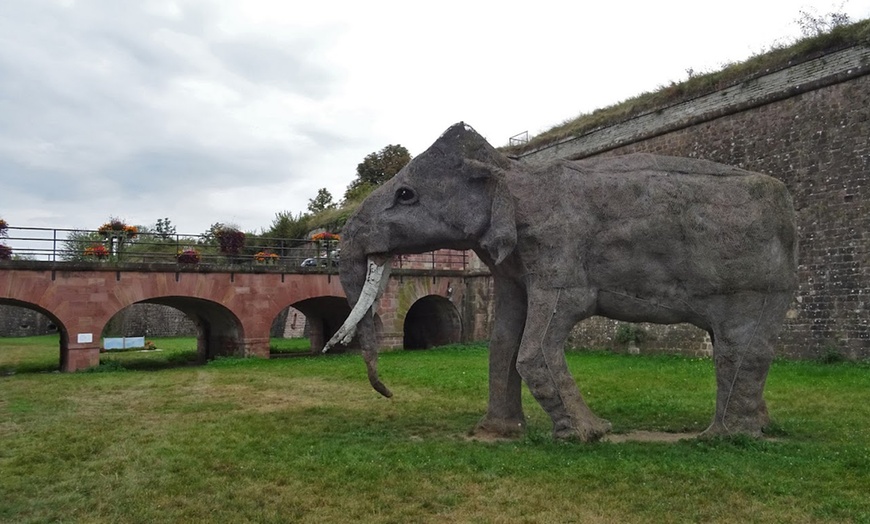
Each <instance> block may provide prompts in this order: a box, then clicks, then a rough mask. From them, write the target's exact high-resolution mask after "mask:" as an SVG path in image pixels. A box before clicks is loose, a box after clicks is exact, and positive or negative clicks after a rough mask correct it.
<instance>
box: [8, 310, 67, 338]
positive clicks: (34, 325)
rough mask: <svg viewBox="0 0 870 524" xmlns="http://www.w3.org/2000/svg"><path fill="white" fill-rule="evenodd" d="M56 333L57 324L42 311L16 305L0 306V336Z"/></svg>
mask: <svg viewBox="0 0 870 524" xmlns="http://www.w3.org/2000/svg"><path fill="white" fill-rule="evenodd" d="M53 333H57V326H55V325H54V323H53V322H52V321H51V319H49V318H48V317H47V316H45V315H43V314H42V313H40V312H38V311H35V310H32V309H27V308H23V307H18V306H5V305H4V306H0V337H32V336H35V335H50V334H53Z"/></svg>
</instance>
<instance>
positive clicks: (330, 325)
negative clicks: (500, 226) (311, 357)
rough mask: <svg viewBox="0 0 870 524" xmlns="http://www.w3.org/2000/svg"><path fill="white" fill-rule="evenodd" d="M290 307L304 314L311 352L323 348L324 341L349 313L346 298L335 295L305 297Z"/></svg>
mask: <svg viewBox="0 0 870 524" xmlns="http://www.w3.org/2000/svg"><path fill="white" fill-rule="evenodd" d="M292 307H293V308H295V309H297V310H298V311H301V312H302V314H304V315H305V322H306V325H307V328H308V339H309V340H310V342H311V352H312V353H317V352H319V351H320V350H321V349H323V346H324V345H326V341H327V340H329V339H330V337H332V335H334V334H335V332H336V331H338V328H340V327H341V325H342V324H343V323H344V321H345V319H347V316H348V315H349V314H350V305H348V303H347V299H346V298H344V297H336V296H322V297H313V298H307V299H305V300H301V301H299V302H295V303H294V304H292ZM351 345H353V344H351Z"/></svg>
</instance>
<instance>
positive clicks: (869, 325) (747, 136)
mask: <svg viewBox="0 0 870 524" xmlns="http://www.w3.org/2000/svg"><path fill="white" fill-rule="evenodd" d="M868 73H870V47H868V46H866V45H864V46H856V47H852V48H848V49H845V50H840V51H837V52H834V53H830V54H828V55H825V56H822V57H819V58H817V59H815V60H810V61H809V62H805V63H802V64H797V65H794V66H792V67H789V68H786V69H783V70H781V71H775V72H772V73H770V74H767V75H764V76H760V77H758V78H755V79H753V80H749V81H746V82H744V83H741V84H738V85H735V86H732V87H729V88H728V89H725V90H723V91H719V92H716V93H712V94H710V95H706V96H704V97H699V98H697V99H694V100H690V101H687V102H683V103H681V104H677V105H675V106H672V107H667V108H662V109H661V110H660V111H655V112H653V113H649V114H646V115H642V116H639V117H637V118H634V119H632V120H629V121H626V122H622V123H618V124H615V125H613V126H609V127H606V128H604V129H599V130H597V131H594V132H592V133H589V134H587V135H584V136H581V137H579V138H576V139H574V140H572V141H563V142H561V143H559V144H555V145H552V146H549V147H546V148H542V149H540V150H538V151H533V152H531V153H527V154H525V155H524V156H523V157H522V160H523V161H525V162H528V163H531V164H539V163H543V162H548V161H552V160H553V159H555V158H568V159H580V158H587V157H591V156H596V155H619V154H626V153H632V152H650V153H658V154H667V155H675V156H684V157H695V158H705V159H708V160H713V161H716V162H722V163H725V164H731V165H736V166H740V167H742V168H745V169H749V170H752V171H758V172H761V173H766V174H769V175H772V176H774V177H776V178H778V179H780V180H782V181H783V182H785V184H786V185H787V186H788V188H789V190H790V191H791V194H792V197H793V198H794V203H795V210H796V212H797V221H798V228H799V249H800V255H799V280H800V288H799V290H798V294H797V297H796V300H795V302H794V304H793V309H792V310H791V311H790V313H789V318H788V320H787V323H786V326H785V329H784V330H783V333H782V335H781V337H780V345H779V348H778V351H779V353H780V354H781V355H783V356H789V357H801V358H817V357H823V356H827V355H828V354H830V353H834V352H836V353H839V354H840V355H842V356H845V357H849V358H859V359H866V358H870V183H868V182H870V181H868V179H870V75H868ZM587 324H588V325H584V324H581V325H580V326H578V327H577V328H575V335H576V336H575V339H576V343H578V344H582V345H587V346H592V347H596V346H605V345H611V344H612V341H613V340H614V336H615V330H616V329H617V324H615V323H613V322H609V321H604V320H603V319H601V320H594V321H592V322H588V323H587ZM644 329H645V330H646V331H647V333H648V335H649V336H648V337H647V340H646V341H645V342H642V343H641V344H640V345H641V349H643V346H644V345H647V346H648V347H649V349H650V350H654V349H664V348H666V347H668V344H670V343H671V342H673V341H675V340H678V339H683V342H682V347H683V348H684V349H686V350H688V351H690V352H695V351H697V348H699V347H701V346H702V345H703V344H704V343H705V341H704V338H705V337H704V335H705V334H704V333H703V332H701V331H700V330H698V329H695V328H692V327H691V326H688V327H686V328H679V329H683V335H679V336H678V335H676V334H675V331H674V330H675V328H672V327H668V328H658V327H656V326H651V325H648V326H644Z"/></svg>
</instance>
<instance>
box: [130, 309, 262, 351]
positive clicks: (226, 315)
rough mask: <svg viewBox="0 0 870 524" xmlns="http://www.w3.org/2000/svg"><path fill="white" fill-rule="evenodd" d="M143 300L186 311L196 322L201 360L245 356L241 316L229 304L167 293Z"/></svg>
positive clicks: (197, 349)
mask: <svg viewBox="0 0 870 524" xmlns="http://www.w3.org/2000/svg"><path fill="white" fill-rule="evenodd" d="M139 303H145V304H160V305H164V306H169V307H173V308H175V309H178V310H179V311H181V312H182V313H184V314H185V315H186V316H187V317H188V318H189V319H190V320H191V321H192V322H193V323H194V325H195V326H196V333H197V334H196V351H197V355H198V356H199V359H200V361H205V360H208V359H211V358H215V357H218V356H244V355H245V342H244V341H245V332H244V328H243V326H242V322H241V320H240V319H239V318H238V317H237V316H236V315H235V313H233V312H232V311H230V310H229V309H228V308H227V307H226V306H224V305H222V304H220V303H218V302H213V301H211V300H206V299H202V298H196V297H184V296H166V297H156V298H149V299H147V300H143V301H141V302H139Z"/></svg>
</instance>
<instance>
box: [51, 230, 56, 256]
mask: <svg viewBox="0 0 870 524" xmlns="http://www.w3.org/2000/svg"><path fill="white" fill-rule="evenodd" d="M51 261H52V262H57V228H54V229H52V230H51Z"/></svg>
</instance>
